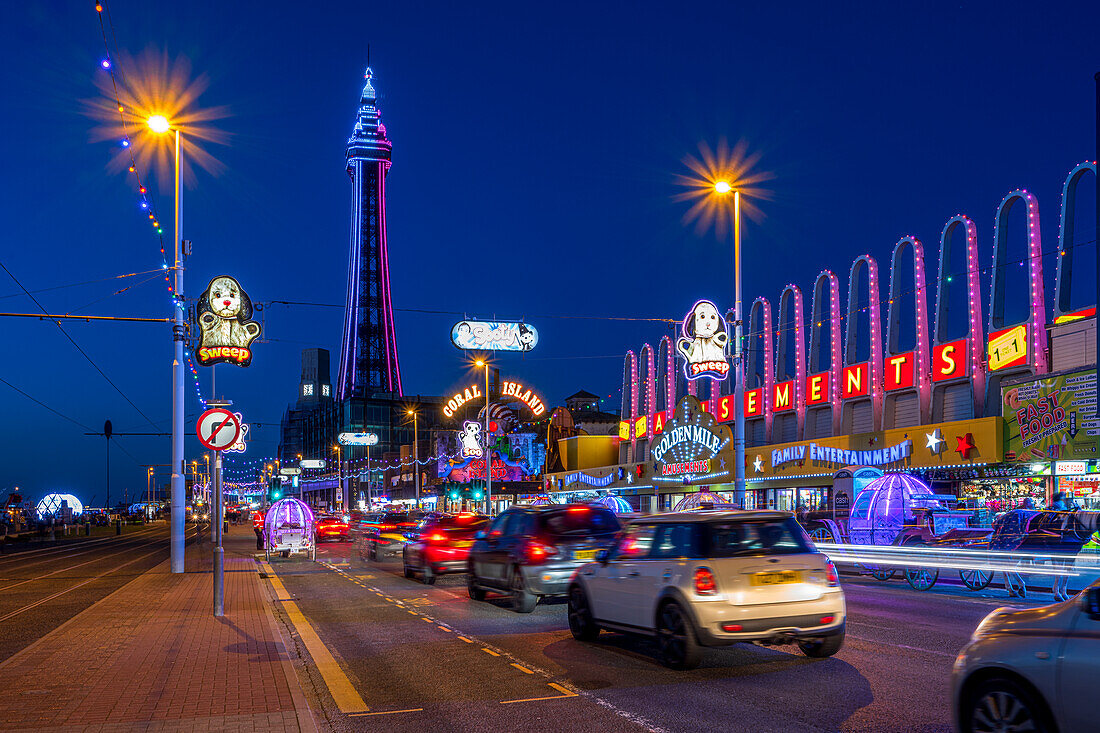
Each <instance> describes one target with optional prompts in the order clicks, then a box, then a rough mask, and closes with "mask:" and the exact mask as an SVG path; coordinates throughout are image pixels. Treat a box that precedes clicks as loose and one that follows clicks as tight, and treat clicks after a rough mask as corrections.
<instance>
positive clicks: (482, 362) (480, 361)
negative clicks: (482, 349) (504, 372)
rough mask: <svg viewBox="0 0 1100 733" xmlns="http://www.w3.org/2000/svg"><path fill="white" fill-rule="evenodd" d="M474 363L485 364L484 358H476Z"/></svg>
mask: <svg viewBox="0 0 1100 733" xmlns="http://www.w3.org/2000/svg"><path fill="white" fill-rule="evenodd" d="M474 363H475V364H477V365H478V366H485V361H484V360H482V359H478V360H477V361H475V362H474Z"/></svg>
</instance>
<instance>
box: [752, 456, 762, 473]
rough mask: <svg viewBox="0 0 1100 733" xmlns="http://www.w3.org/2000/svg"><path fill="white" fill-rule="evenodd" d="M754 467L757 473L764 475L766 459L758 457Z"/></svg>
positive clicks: (753, 463)
mask: <svg viewBox="0 0 1100 733" xmlns="http://www.w3.org/2000/svg"><path fill="white" fill-rule="evenodd" d="M752 467H753V469H755V470H756V472H757V473H764V459H763V458H761V457H760V456H757V457H756V460H755V461H753V462H752Z"/></svg>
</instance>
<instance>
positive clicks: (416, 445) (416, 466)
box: [409, 410, 420, 511]
mask: <svg viewBox="0 0 1100 733" xmlns="http://www.w3.org/2000/svg"><path fill="white" fill-rule="evenodd" d="M409 414H410V415H412V419H413V485H414V486H415V487H416V508H417V510H418V511H419V509H420V434H419V433H418V432H417V426H416V417H417V415H416V410H409Z"/></svg>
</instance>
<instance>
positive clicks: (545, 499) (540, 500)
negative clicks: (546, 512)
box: [523, 496, 558, 506]
mask: <svg viewBox="0 0 1100 733" xmlns="http://www.w3.org/2000/svg"><path fill="white" fill-rule="evenodd" d="M523 503H525V504H527V505H528V506H551V505H553V504H557V503H558V502H556V501H554V500H553V499H551V498H550V497H549V496H537V497H535V498H534V499H532V500H531V501H527V502H523Z"/></svg>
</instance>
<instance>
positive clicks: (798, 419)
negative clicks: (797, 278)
mask: <svg viewBox="0 0 1100 733" xmlns="http://www.w3.org/2000/svg"><path fill="white" fill-rule="evenodd" d="M792 309H793V310H794V313H793V318H791V317H790V316H791V315H792V314H791V313H790V311H791V310H792ZM804 315H805V314H804V313H803V308H802V291H801V290H800V289H799V288H798V286H797V285H795V284H793V283H790V284H788V285H787V287H785V288H783V292H782V293H781V294H780V295H779V328H778V329H777V330H776V332H775V335H776V348H775V354H776V357H775V384H776V385H777V386H776V387H775V388H773V389H778V385H780V384H782V383H783V382H784V381H787V380H792V379H793V380H794V394H793V395H791V401H792V403H793V406H794V421H795V437H794V440H802V431H803V425H804V420H805V417H806V403H805V397H804V395H803V390H804V389H805V385H806V340H805V339H804V338H803V335H802V323H803V320H804ZM788 320H790V321H791V322H792V323H793V325H794V333H789V332H788V333H784V331H785V330H786V329H785V325H786V323H787V321H788ZM788 342H789V343H790V345H792V346H793V347H794V365H795V366H794V374H788V373H787V347H788ZM777 397H778V395H776V398H777ZM777 404H778V402H777V399H774V398H773V400H772V405H773V406H772V409H773V410H774V409H775V405H777ZM778 417H782V416H778ZM772 426H773V429H774V426H775V418H774V417H773V418H772ZM780 442H790V441H785V440H783V441H780Z"/></svg>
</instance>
